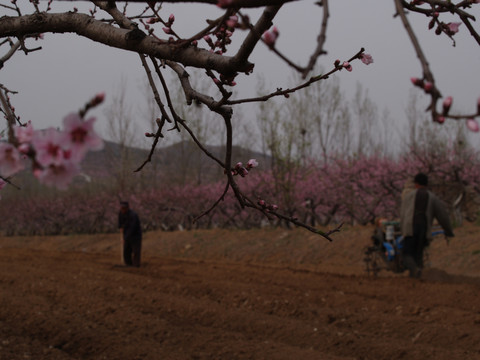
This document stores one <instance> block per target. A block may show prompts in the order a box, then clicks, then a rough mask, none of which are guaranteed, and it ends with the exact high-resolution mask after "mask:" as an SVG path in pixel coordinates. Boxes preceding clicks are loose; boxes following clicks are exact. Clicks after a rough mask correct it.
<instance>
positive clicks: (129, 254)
mask: <svg viewBox="0 0 480 360" xmlns="http://www.w3.org/2000/svg"><path fill="white" fill-rule="evenodd" d="M118 227H119V229H120V231H121V233H122V234H123V261H124V263H125V265H127V266H136V267H139V266H140V253H141V251H142V228H141V226H140V219H139V218H138V215H137V213H136V212H134V211H133V210H131V209H130V207H129V205H128V202H126V201H122V202H120V212H119V214H118Z"/></svg>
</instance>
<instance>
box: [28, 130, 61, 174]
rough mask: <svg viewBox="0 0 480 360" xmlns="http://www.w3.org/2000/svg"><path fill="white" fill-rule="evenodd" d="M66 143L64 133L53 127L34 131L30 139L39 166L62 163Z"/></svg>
mask: <svg viewBox="0 0 480 360" xmlns="http://www.w3.org/2000/svg"><path fill="white" fill-rule="evenodd" d="M67 144H68V143H67V139H66V137H65V135H64V134H63V133H61V132H60V131H58V130H56V129H54V128H48V129H46V130H43V131H36V132H35V134H34V136H33V139H32V145H33V148H34V150H35V152H36V156H35V158H36V160H37V162H38V163H39V164H40V165H41V166H50V165H57V166H59V165H62V163H63V162H64V161H65V148H66V146H67Z"/></svg>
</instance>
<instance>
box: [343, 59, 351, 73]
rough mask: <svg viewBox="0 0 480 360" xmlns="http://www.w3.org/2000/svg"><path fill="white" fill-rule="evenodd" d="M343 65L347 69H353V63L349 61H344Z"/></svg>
mask: <svg viewBox="0 0 480 360" xmlns="http://www.w3.org/2000/svg"><path fill="white" fill-rule="evenodd" d="M342 65H343V67H344V68H345V69H346V70H347V71H352V65H350V63H349V62H348V61H344V62H343V64H342Z"/></svg>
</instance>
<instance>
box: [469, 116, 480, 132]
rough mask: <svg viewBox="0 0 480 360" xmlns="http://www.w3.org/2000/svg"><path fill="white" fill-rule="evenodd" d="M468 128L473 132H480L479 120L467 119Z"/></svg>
mask: <svg viewBox="0 0 480 360" xmlns="http://www.w3.org/2000/svg"><path fill="white" fill-rule="evenodd" d="M467 128H468V130H470V131H473V132H478V131H479V130H480V127H479V126H478V122H477V120H475V119H467Z"/></svg>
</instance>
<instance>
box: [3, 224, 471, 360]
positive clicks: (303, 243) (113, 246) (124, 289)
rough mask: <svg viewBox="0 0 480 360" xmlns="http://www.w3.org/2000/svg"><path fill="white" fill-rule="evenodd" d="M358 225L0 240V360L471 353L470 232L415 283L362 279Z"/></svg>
mask: <svg viewBox="0 0 480 360" xmlns="http://www.w3.org/2000/svg"><path fill="white" fill-rule="evenodd" d="M372 231H373V228H372V227H353V228H346V229H343V231H342V232H341V233H338V234H335V235H334V236H333V237H334V239H335V240H334V242H333V243H329V242H327V241H326V240H324V239H323V238H320V237H317V236H315V235H313V234H310V233H309V232H307V231H305V230H292V231H289V230H284V229H277V230H249V231H225V230H208V231H190V232H171V233H165V232H151V233H147V234H145V238H144V246H143V264H142V265H143V266H142V267H141V268H138V269H137V268H125V267H121V266H119V265H120V249H119V235H118V234H110V235H96V236H68V237H34V238H0V359H1V360H17V359H18V360H20V359H23V360H24V359H52V360H54V359H58V360H64V359H65V360H66V359H92V360H93V359H95V360H97V359H126V360H127V359H128V360H133V359H153V360H156V359H172V360H182V359H226V360H230V359H268V360H275V359H284V360H296V359H305V360H308V359H316V360H317V359H319V360H321V359H323V360H334V359H335V360H347V359H359V360H360V359H375V360H379V359H389V360H392V359H435V360H455V359H458V360H465V359H480V299H479V296H480V228H479V227H476V226H473V225H469V224H465V225H464V226H463V227H461V228H457V229H456V237H455V238H453V239H452V241H451V242H450V244H449V245H447V244H446V242H445V240H443V239H441V238H440V239H437V240H435V241H434V242H433V243H432V245H431V247H430V250H429V253H430V262H429V268H428V269H426V271H425V272H424V277H423V279H421V280H413V279H410V278H408V277H407V276H406V274H394V273H391V272H386V271H383V272H381V273H380V274H379V276H378V277H377V278H373V277H371V276H367V274H366V272H365V270H364V263H363V258H364V254H363V248H364V247H365V246H367V245H369V243H370V235H371V234H372Z"/></svg>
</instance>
